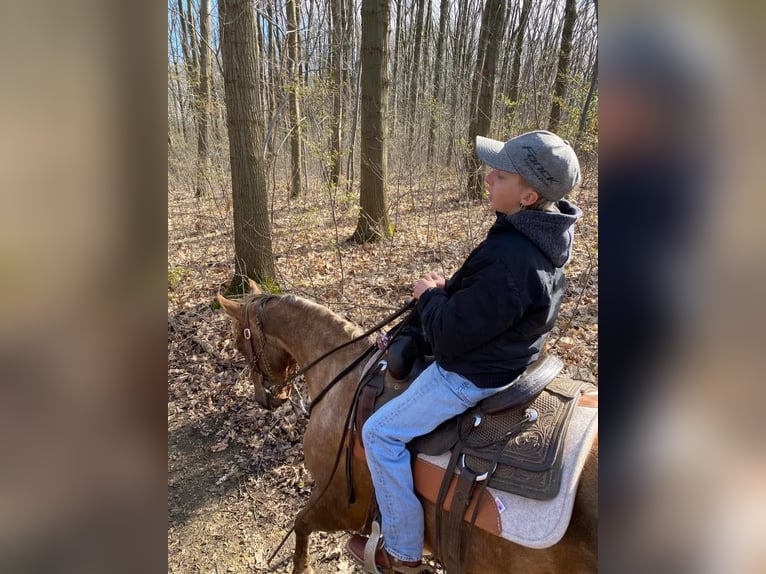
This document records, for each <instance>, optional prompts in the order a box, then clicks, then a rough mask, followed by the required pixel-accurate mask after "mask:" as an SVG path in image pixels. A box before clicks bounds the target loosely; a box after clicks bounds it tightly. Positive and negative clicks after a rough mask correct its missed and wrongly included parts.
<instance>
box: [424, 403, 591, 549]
mask: <svg viewBox="0 0 766 574" xmlns="http://www.w3.org/2000/svg"><path fill="white" fill-rule="evenodd" d="M597 431H598V408H593V407H584V406H577V407H575V409H574V412H573V413H572V420H571V424H570V425H569V429H567V434H566V438H565V439H564V461H563V464H564V467H563V470H562V476H561V489H560V490H559V493H558V495H557V496H556V498H553V499H551V500H533V499H531V498H524V497H523V496H518V495H516V494H510V493H508V492H502V491H500V490H496V489H494V488H487V492H489V493H490V494H491V495H492V496H493V498H494V500H495V504H496V505H497V509H498V511H499V512H500V523H501V526H502V531H501V536H502V537H503V538H505V539H507V540H510V541H511V542H515V543H517V544H521V545H522V546H527V547H529V548H547V547H549V546H553V545H554V544H556V543H557V542H558V541H559V540H561V538H562V537H563V536H564V533H565V532H566V530H567V526H568V525H569V519H570V518H571V516H572V508H573V506H574V499H575V493H576V492H577V483H578V481H579V479H580V474H581V473H582V469H583V466H584V465H585V459H586V458H587V457H588V453H589V451H590V447H591V445H592V444H593V440H594V439H595V438H596V432H597ZM418 456H419V457H420V458H422V459H423V460H426V461H428V462H430V463H431V464H434V465H436V466H439V467H441V468H447V465H448V463H449V453H444V454H442V455H439V456H428V455H424V454H419V455H418Z"/></svg>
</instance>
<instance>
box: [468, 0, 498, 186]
mask: <svg viewBox="0 0 766 574" xmlns="http://www.w3.org/2000/svg"><path fill="white" fill-rule="evenodd" d="M484 12H485V17H484V18H482V29H481V35H480V37H479V43H480V45H481V48H480V53H481V54H482V55H483V61H482V62H481V63H480V64H479V63H477V66H476V74H477V76H478V82H477V84H478V89H477V92H478V94H477V96H476V104H475V107H474V110H475V111H474V113H472V114H471V125H470V127H469V129H468V142H469V145H470V146H471V152H470V153H469V154H468V156H467V158H466V168H467V170H468V190H467V191H468V197H470V198H471V199H480V198H481V197H482V195H483V190H484V185H483V177H482V176H481V173H480V170H479V168H480V167H481V164H480V162H479V158H478V156H477V155H476V152H475V150H474V143H475V141H476V136H477V135H487V134H488V132H489V128H490V126H491V124H492V103H493V101H494V91H495V75H496V70H497V49H498V46H499V45H500V44H501V43H502V35H503V19H504V16H505V0H487V3H486V5H485V6H484ZM472 99H473V98H472Z"/></svg>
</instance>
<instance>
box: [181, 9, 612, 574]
mask: <svg viewBox="0 0 766 574" xmlns="http://www.w3.org/2000/svg"><path fill="white" fill-rule="evenodd" d="M221 2H222V3H221V4H218V3H216V2H211V3H208V2H207V0H199V1H192V0H171V1H170V2H169V3H168V432H169V435H168V488H169V489H168V507H169V520H170V528H169V531H168V559H169V569H168V570H169V572H178V573H186V572H214V571H218V572H224V571H228V572H265V571H268V570H269V566H268V565H267V564H266V561H265V558H266V557H267V556H268V554H269V553H270V552H271V551H272V550H273V549H274V548H275V547H276V546H277V544H278V543H279V540H280V539H281V537H282V535H283V534H284V533H285V532H286V531H287V529H288V528H289V525H290V522H291V520H292V519H293V517H294V515H295V513H296V512H297V511H298V509H299V508H300V507H301V505H302V504H303V503H304V502H305V500H306V499H307V497H308V493H309V492H310V489H311V486H312V479H311V477H310V475H309V474H308V473H307V471H306V469H305V467H304V466H303V458H302V456H303V455H302V448H301V444H300V440H301V436H302V433H303V430H304V429H305V424H306V421H307V416H306V413H305V411H304V410H303V408H302V405H301V399H300V398H298V397H300V396H301V393H303V397H305V392H304V389H303V384H302V382H299V383H298V385H297V391H298V393H293V397H294V398H293V400H292V402H288V403H286V404H285V405H283V406H282V407H280V408H279V409H277V410H276V411H273V412H267V411H264V410H263V409H261V408H260V407H259V406H258V405H257V403H255V401H254V399H253V398H252V384H251V383H250V381H249V374H248V371H247V369H246V366H245V361H244V359H243V358H242V357H241V356H239V355H237V353H236V352H235V350H234V349H233V345H232V342H231V332H230V326H229V321H228V319H227V318H226V317H225V315H224V314H223V313H222V312H220V311H217V310H215V309H214V308H213V307H212V305H211V304H212V302H213V298H214V295H215V292H216V291H217V290H230V291H235V290H236V288H237V286H238V278H241V276H242V275H249V276H251V277H253V278H256V279H257V280H258V281H259V282H261V283H262V284H264V285H265V286H266V287H267V288H268V289H270V290H273V291H281V292H289V293H295V294H297V295H301V296H303V297H306V298H308V299H311V300H313V301H316V302H318V303H321V304H323V305H326V306H328V307H329V308H330V309H332V310H333V311H335V312H337V313H340V314H342V315H344V316H346V317H347V318H349V319H350V320H352V321H354V322H356V323H357V324H359V325H362V326H365V327H369V326H371V325H372V324H374V323H376V322H377V321H378V320H380V319H381V318H383V317H384V316H386V315H387V314H388V313H390V312H391V311H392V310H393V309H395V308H398V307H400V306H401V305H402V303H403V301H404V300H405V298H406V297H408V296H409V295H410V292H411V286H412V283H413V282H414V281H415V280H416V279H417V278H418V277H420V276H421V275H422V274H423V273H425V272H427V271H437V272H439V273H441V274H443V275H444V276H450V275H451V274H452V273H454V271H456V270H457V268H458V267H459V265H460V264H461V263H462V261H463V260H464V259H465V257H466V256H467V255H468V253H470V251H471V250H472V249H473V248H474V247H475V246H476V244H477V243H478V242H479V241H480V240H481V239H482V238H483V237H484V235H485V234H486V231H487V229H488V228H489V226H490V225H491V224H492V222H493V221H494V214H493V213H492V212H491V210H490V209H489V205H488V202H487V200H486V199H485V198H484V186H483V177H484V176H483V171H482V169H481V166H480V165H479V164H478V162H477V160H476V158H475V156H474V155H473V151H472V145H473V141H474V138H475V136H476V135H487V136H489V137H492V138H495V139H501V140H506V139H509V138H510V137H512V136H514V135H518V134H519V133H522V132H524V131H528V130H533V129H551V130H552V131H555V132H557V133H558V134H559V135H561V136H562V137H564V138H566V139H568V140H570V141H571V142H572V144H573V145H574V147H575V149H576V150H577V153H578V156H579V158H580V161H581V164H582V167H583V183H582V185H581V186H580V187H579V188H578V189H576V190H575V191H574V192H573V193H572V194H571V195H570V197H569V199H571V200H572V201H573V202H574V203H576V204H577V205H578V206H579V207H580V208H581V209H582V210H583V213H584V215H583V217H582V219H581V220H580V221H579V222H578V223H577V226H576V239H575V246H574V251H573V256H572V259H571V261H570V263H569V264H568V266H567V276H568V287H567V292H566V298H565V302H564V305H563V307H562V312H561V315H560V318H559V321H558V324H557V325H556V327H555V328H554V330H553V331H552V333H551V336H550V337H549V342H548V349H547V351H548V352H550V353H554V354H556V355H558V356H560V357H561V358H562V359H564V361H565V363H566V364H567V367H566V369H567V372H568V374H570V375H571V376H574V377H575V378H579V379H583V380H588V381H591V382H597V381H598V366H597V359H596V357H597V353H598V343H597V330H598V315H597V297H598V288H597V277H598V253H597V218H598V207H597V198H598V191H597V187H598V185H597V183H598V182H597V155H596V149H597V128H598V123H597V111H598V86H597V82H596V77H597V65H598V64H597V35H596V6H595V3H594V2H592V1H577V2H575V1H574V0H558V1H556V0H553V1H548V2H532V1H531V0H520V1H510V2H509V1H506V0H486V1H481V0H458V1H447V0H440V1H436V0H429V1H426V0H423V1H419V2H403V1H402V0H393V1H391V2H386V1H380V0H376V1H368V0H364V1H361V2H360V1H355V2H352V1H348V0H329V1H323V2H316V1H307V0H288V1H285V2H258V1H256V2H252V1H244V2H243V1H231V0H225V1H224V0H221ZM222 15H223V17H222ZM221 22H224V25H223V37H222V30H221V28H222V26H221ZM386 23H387V25H386ZM245 45H249V46H250V48H247V49H244V48H243V46H245ZM227 71H230V73H229V77H228V78H227V77H226V72H227ZM227 122H228V123H227ZM232 279H234V280H232ZM343 542H344V535H343V534H342V533H336V534H326V533H318V534H316V535H314V537H313V538H312V542H311V553H312V556H313V557H314V559H315V563H314V567H315V569H316V571H317V572H320V573H321V572H326V573H330V572H355V571H357V570H356V569H355V566H354V565H353V564H351V563H350V562H349V561H348V559H347V558H346V557H345V556H344V555H343V553H342V551H341V548H342V544H343ZM290 552H291V543H288V544H287V545H286V547H285V549H283V550H282V552H281V553H280V555H279V556H277V558H276V559H275V561H274V563H273V564H272V565H273V566H274V567H275V571H277V572H287V571H289V565H288V560H289V554H290ZM359 571H361V570H359Z"/></svg>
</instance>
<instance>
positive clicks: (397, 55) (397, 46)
mask: <svg viewBox="0 0 766 574" xmlns="http://www.w3.org/2000/svg"><path fill="white" fill-rule="evenodd" d="M401 37H402V0H396V30H395V31H394V61H393V64H392V65H393V72H392V75H391V79H392V80H393V82H394V85H397V84H398V83H399V73H400V71H401V68H400V66H399V61H400V60H401V58H402V56H401ZM392 99H393V108H394V113H393V118H394V119H393V122H392V125H393V126H394V129H396V125H397V124H396V119H397V112H398V110H399V106H398V98H397V97H396V90H394V93H393V97H392Z"/></svg>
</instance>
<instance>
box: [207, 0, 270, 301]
mask: <svg viewBox="0 0 766 574" xmlns="http://www.w3.org/2000/svg"><path fill="white" fill-rule="evenodd" d="M218 17H219V23H220V24H219V26H220V33H221V53H222V56H223V73H224V88H225V100H226V125H227V128H228V132H229V148H230V158H231V187H232V204H233V210H234V257H235V273H236V275H235V277H234V279H233V280H232V285H231V288H230V291H232V290H239V289H238V288H239V287H241V286H242V285H243V281H244V278H245V277H251V278H252V279H254V280H256V281H257V282H259V283H262V284H269V283H273V282H274V257H273V255H272V251H271V230H270V228H269V214H268V207H267V206H268V194H267V188H266V175H265V170H264V160H263V154H262V146H263V142H262V139H261V138H262V135H261V134H263V131H264V130H263V122H262V118H263V115H262V113H261V110H260V100H259V99H258V89H259V87H260V86H259V82H258V78H257V75H256V62H255V54H256V40H255V21H254V16H253V6H252V2H251V1H250V0H219V2H218Z"/></svg>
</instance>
